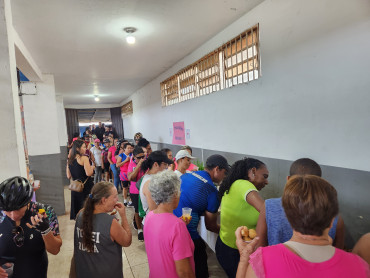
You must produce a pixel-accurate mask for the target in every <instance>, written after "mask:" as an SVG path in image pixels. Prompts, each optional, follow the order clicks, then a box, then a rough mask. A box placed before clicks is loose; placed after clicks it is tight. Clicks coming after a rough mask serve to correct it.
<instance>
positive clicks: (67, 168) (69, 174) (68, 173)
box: [66, 161, 72, 179]
mask: <svg viewBox="0 0 370 278" xmlns="http://www.w3.org/2000/svg"><path fill="white" fill-rule="evenodd" d="M66 175H67V179H70V178H72V175H71V171H69V167H68V161H67V167H66Z"/></svg>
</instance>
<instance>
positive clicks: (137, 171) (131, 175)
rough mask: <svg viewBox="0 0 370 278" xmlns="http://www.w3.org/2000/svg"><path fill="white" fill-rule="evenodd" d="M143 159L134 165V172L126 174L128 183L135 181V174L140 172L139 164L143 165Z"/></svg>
mask: <svg viewBox="0 0 370 278" xmlns="http://www.w3.org/2000/svg"><path fill="white" fill-rule="evenodd" d="M143 161H144V159H140V161H139V163H138V164H137V165H136V167H135V169H134V171H132V172H128V173H127V177H128V180H129V181H136V177H137V174H138V173H139V171H140V168H141V164H142V163H143Z"/></svg>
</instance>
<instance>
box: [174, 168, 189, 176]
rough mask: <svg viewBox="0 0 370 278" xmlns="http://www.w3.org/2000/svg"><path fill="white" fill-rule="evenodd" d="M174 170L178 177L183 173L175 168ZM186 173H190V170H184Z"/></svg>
mask: <svg viewBox="0 0 370 278" xmlns="http://www.w3.org/2000/svg"><path fill="white" fill-rule="evenodd" d="M174 172H175V174H176V175H177V176H178V177H181V176H182V175H183V173H181V172H180V171H179V170H175V171H174ZM186 173H191V171H188V170H186Z"/></svg>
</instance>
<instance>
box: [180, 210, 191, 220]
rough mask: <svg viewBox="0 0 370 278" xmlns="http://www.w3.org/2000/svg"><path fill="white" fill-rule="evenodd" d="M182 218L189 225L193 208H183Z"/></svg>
mask: <svg viewBox="0 0 370 278" xmlns="http://www.w3.org/2000/svg"><path fill="white" fill-rule="evenodd" d="M182 218H183V219H184V220H185V222H187V223H189V222H190V220H191V208H186V207H185V208H182Z"/></svg>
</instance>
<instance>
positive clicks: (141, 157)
mask: <svg viewBox="0 0 370 278" xmlns="http://www.w3.org/2000/svg"><path fill="white" fill-rule="evenodd" d="M143 158H145V155H142V156H137V157H136V159H143Z"/></svg>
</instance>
